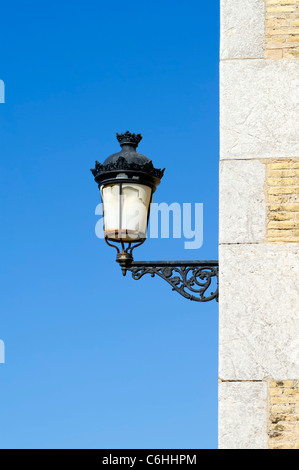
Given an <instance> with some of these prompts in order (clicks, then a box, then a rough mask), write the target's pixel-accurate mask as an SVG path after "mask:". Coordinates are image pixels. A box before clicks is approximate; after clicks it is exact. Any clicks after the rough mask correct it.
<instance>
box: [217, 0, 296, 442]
mask: <svg viewBox="0 0 299 470" xmlns="http://www.w3.org/2000/svg"><path fill="white" fill-rule="evenodd" d="M298 8H299V0H296V1H295V0H289V1H287V0H280V2H278V1H276V0H267V1H265V2H264V1H263V0H221V44H220V59H221V63H220V214H219V276H220V278H219V289H220V297H219V447H220V448H222V449H226V448H232V449H237V448H241V449H247V448H249V449H255V448H257V449H259V448H261V449H269V448H274V447H275V446H276V448H278V447H277V446H281V448H288V446H290V447H289V448H295V447H296V446H298V442H299V431H298V426H297V425H296V424H295V423H296V420H297V414H296V413H297V412H296V409H297V408H296V406H297V405H296V403H289V402H287V401H285V402H284V404H282V403H281V404H278V403H274V402H275V401H277V400H278V401H279V399H282V398H284V399H285V400H287V399H288V400H289V401H290V400H294V399H295V398H294V397H292V398H290V396H291V395H290V394H289V390H290V389H291V388H292V387H288V386H287V385H286V384H289V383H292V384H293V385H294V384H297V383H298V382H297V380H298V379H299V338H298V331H299V243H298V242H299V238H298V236H299V234H298V230H299V227H298V225H299V217H298V214H299V212H298V205H299V186H298V183H299V180H298V163H299V139H298V136H299V119H298V105H299V60H297V58H298V56H297V54H296V52H297V47H298V44H297V39H296V38H297V32H296V31H297V27H298V24H297V20H298V19H299V18H297V16H296V15H297V12H298ZM280 20H281V21H280ZM282 20H285V21H282ZM271 21H272V23H271ZM277 22H278V23H277ZM281 31H283V34H282V32H281ZM274 39H275V40H274ZM295 39H296V40H295ZM289 44H290V46H289ZM278 45H280V47H278ZM273 50H275V51H276V52H277V51H280V52H279V54H278V53H277V54H273V55H272V56H271V51H273ZM279 383H283V384H284V386H283V387H282V388H281V387H280V386H277V387H276V386H275V387H274V384H279ZM284 387H285V390H286V392H284V393H283V394H281V396H280V397H279V396H278V395H275V394H279V393H280V392H278V390H280V391H282V390H283V389H284ZM294 387H295V385H294ZM294 387H293V390H297V388H296V387H295V388H294ZM296 393H297V392H296ZM288 397H289V398H288ZM296 399H297V398H296ZM273 401H274V402H273ZM278 405H281V406H283V407H284V413H282V414H281V416H284V417H285V419H284V420H280V421H284V422H285V424H284V425H283V424H282V423H281V422H280V421H279V420H278V421H277V423H275V420H276V419H277V416H276V415H275V413H276V411H277V410H278V408H275V407H276V406H278ZM275 425H278V426H279V429H278V428H277V429H274V427H275ZM282 427H284V428H283V429H282ZM291 427H292V433H293V434H292V438H291V437H290V434H289V435H287V433H290V432H291V430H290V428H291ZM284 433H285V434H284ZM278 434H279V435H278ZM278 441H280V443H277V442H278Z"/></svg>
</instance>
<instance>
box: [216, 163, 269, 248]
mask: <svg viewBox="0 0 299 470" xmlns="http://www.w3.org/2000/svg"><path fill="white" fill-rule="evenodd" d="M265 178H266V176H265V165H264V164H263V163H261V162H259V161H258V160H247V161H246V160H234V161H231V160H226V161H224V160H223V161H221V162H220V191H219V220H220V223H219V227H220V231H219V240H220V243H257V242H259V241H262V240H263V239H264V238H265V231H266V200H265V192H264V185H265Z"/></svg>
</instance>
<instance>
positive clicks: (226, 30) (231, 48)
mask: <svg viewBox="0 0 299 470" xmlns="http://www.w3.org/2000/svg"><path fill="white" fill-rule="evenodd" d="M220 24H221V41H220V58H221V59H247V58H250V59H257V58H262V57H263V56H264V41H265V36H264V32H265V3H264V2H263V0H221V21H220Z"/></svg>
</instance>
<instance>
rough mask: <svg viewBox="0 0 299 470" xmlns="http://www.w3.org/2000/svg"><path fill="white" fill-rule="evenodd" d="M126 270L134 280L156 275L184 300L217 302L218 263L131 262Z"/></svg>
mask: <svg viewBox="0 0 299 470" xmlns="http://www.w3.org/2000/svg"><path fill="white" fill-rule="evenodd" d="M126 270H127V271H130V272H131V273H132V277H133V279H135V280H139V279H141V278H142V277H143V276H144V275H145V274H150V275H151V276H152V277H155V276H156V275H157V276H159V277H161V278H162V279H164V280H165V281H166V282H168V284H170V286H171V287H172V290H174V291H176V292H178V293H179V294H181V295H182V296H183V297H185V298H186V299H189V300H194V301H196V302H209V301H210V300H214V299H216V301H217V302H218V261H164V262H163V261H160V262H159V261H157V262H152V261H151V262H147V261H143V262H141V261H140V262H139V261H133V262H132V263H131V265H130V266H128V267H127V269H126ZM214 281H215V282H214Z"/></svg>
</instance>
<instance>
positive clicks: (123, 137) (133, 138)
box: [116, 131, 142, 148]
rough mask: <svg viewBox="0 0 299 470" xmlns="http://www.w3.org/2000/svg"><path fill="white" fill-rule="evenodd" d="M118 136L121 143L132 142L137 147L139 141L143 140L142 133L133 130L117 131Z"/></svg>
mask: <svg viewBox="0 0 299 470" xmlns="http://www.w3.org/2000/svg"><path fill="white" fill-rule="evenodd" d="M116 138H117V140H118V142H119V144H120V145H124V144H131V145H134V146H135V147H136V148H137V147H138V144H139V142H140V141H141V140H142V135H141V134H131V132H129V131H127V132H125V133H124V134H118V132H117V133H116Z"/></svg>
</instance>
